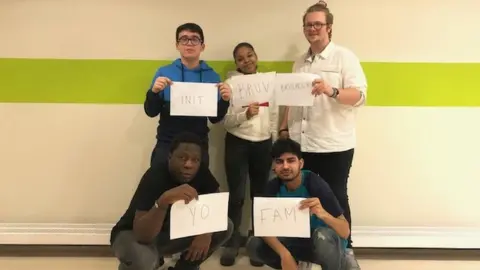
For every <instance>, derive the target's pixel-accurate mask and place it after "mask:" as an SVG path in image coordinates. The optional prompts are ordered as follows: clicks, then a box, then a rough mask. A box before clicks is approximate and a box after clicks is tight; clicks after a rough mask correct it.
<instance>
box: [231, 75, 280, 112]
mask: <svg viewBox="0 0 480 270" xmlns="http://www.w3.org/2000/svg"><path fill="white" fill-rule="evenodd" d="M274 81H275V72H268V73H257V74H249V75H243V76H234V77H232V78H230V79H229V81H228V83H229V84H230V85H231V86H232V104H233V106H235V107H237V106H238V107H242V106H246V105H249V104H251V103H253V102H259V103H263V102H268V101H270V100H271V99H272V98H273V91H274V88H275V82H274Z"/></svg>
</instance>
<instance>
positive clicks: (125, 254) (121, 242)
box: [112, 220, 233, 270]
mask: <svg viewBox="0 0 480 270" xmlns="http://www.w3.org/2000/svg"><path fill="white" fill-rule="evenodd" d="M232 230H233V224H232V222H231V221H230V220H229V221H228V229H227V230H226V231H222V232H215V233H213V234H212V242H211V243H210V249H209V252H208V257H209V256H210V255H212V254H213V252H215V251H216V250H217V249H218V248H220V247H221V246H222V245H223V244H224V243H225V242H226V241H227V240H228V239H229V238H230V236H231V235H232ZM193 238H194V237H185V238H179V239H174V240H170V235H169V233H160V234H159V235H158V237H157V239H156V241H155V243H154V244H152V245H143V244H140V243H138V242H137V241H136V240H135V236H134V235H133V232H132V231H122V232H120V233H119V234H118V235H117V237H116V238H115V240H114V241H113V245H112V249H113V251H114V254H115V257H117V259H118V260H119V261H120V264H119V266H118V270H155V269H157V268H158V266H159V260H160V259H161V258H162V257H163V256H166V255H172V254H176V253H179V252H181V253H182V255H181V257H180V260H179V261H178V262H177V265H176V267H177V268H175V269H185V270H189V269H198V266H199V265H200V264H202V263H203V262H204V261H205V260H200V261H193V262H192V261H186V260H184V259H183V258H184V256H185V255H186V251H187V249H188V248H189V247H190V245H191V244H192V240H193Z"/></svg>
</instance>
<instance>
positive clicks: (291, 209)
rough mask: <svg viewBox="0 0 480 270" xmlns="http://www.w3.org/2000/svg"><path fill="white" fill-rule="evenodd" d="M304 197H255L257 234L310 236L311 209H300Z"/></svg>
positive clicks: (254, 209)
mask: <svg viewBox="0 0 480 270" xmlns="http://www.w3.org/2000/svg"><path fill="white" fill-rule="evenodd" d="M302 200H304V198H263V197H255V198H253V224H254V226H255V227H254V228H255V229H254V231H255V236H259V237H266V236H267V237H268V236H277V237H300V238H309V237H310V210H309V209H304V210H300V209H299V206H300V201H302Z"/></svg>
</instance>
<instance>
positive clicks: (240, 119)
mask: <svg viewBox="0 0 480 270" xmlns="http://www.w3.org/2000/svg"><path fill="white" fill-rule="evenodd" d="M247 120H248V119H247V110H245V111H243V112H241V113H239V114H238V115H237V121H238V124H239V125H241V124H243V122H245V121H247Z"/></svg>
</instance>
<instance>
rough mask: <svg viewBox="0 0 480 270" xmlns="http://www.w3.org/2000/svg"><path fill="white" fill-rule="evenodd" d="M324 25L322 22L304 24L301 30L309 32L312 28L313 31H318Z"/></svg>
mask: <svg viewBox="0 0 480 270" xmlns="http://www.w3.org/2000/svg"><path fill="white" fill-rule="evenodd" d="M325 25H327V24H326V23H322V22H314V23H307V24H304V25H303V30H309V29H311V28H312V27H313V29H315V30H320V29H322V27H324V26H325Z"/></svg>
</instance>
